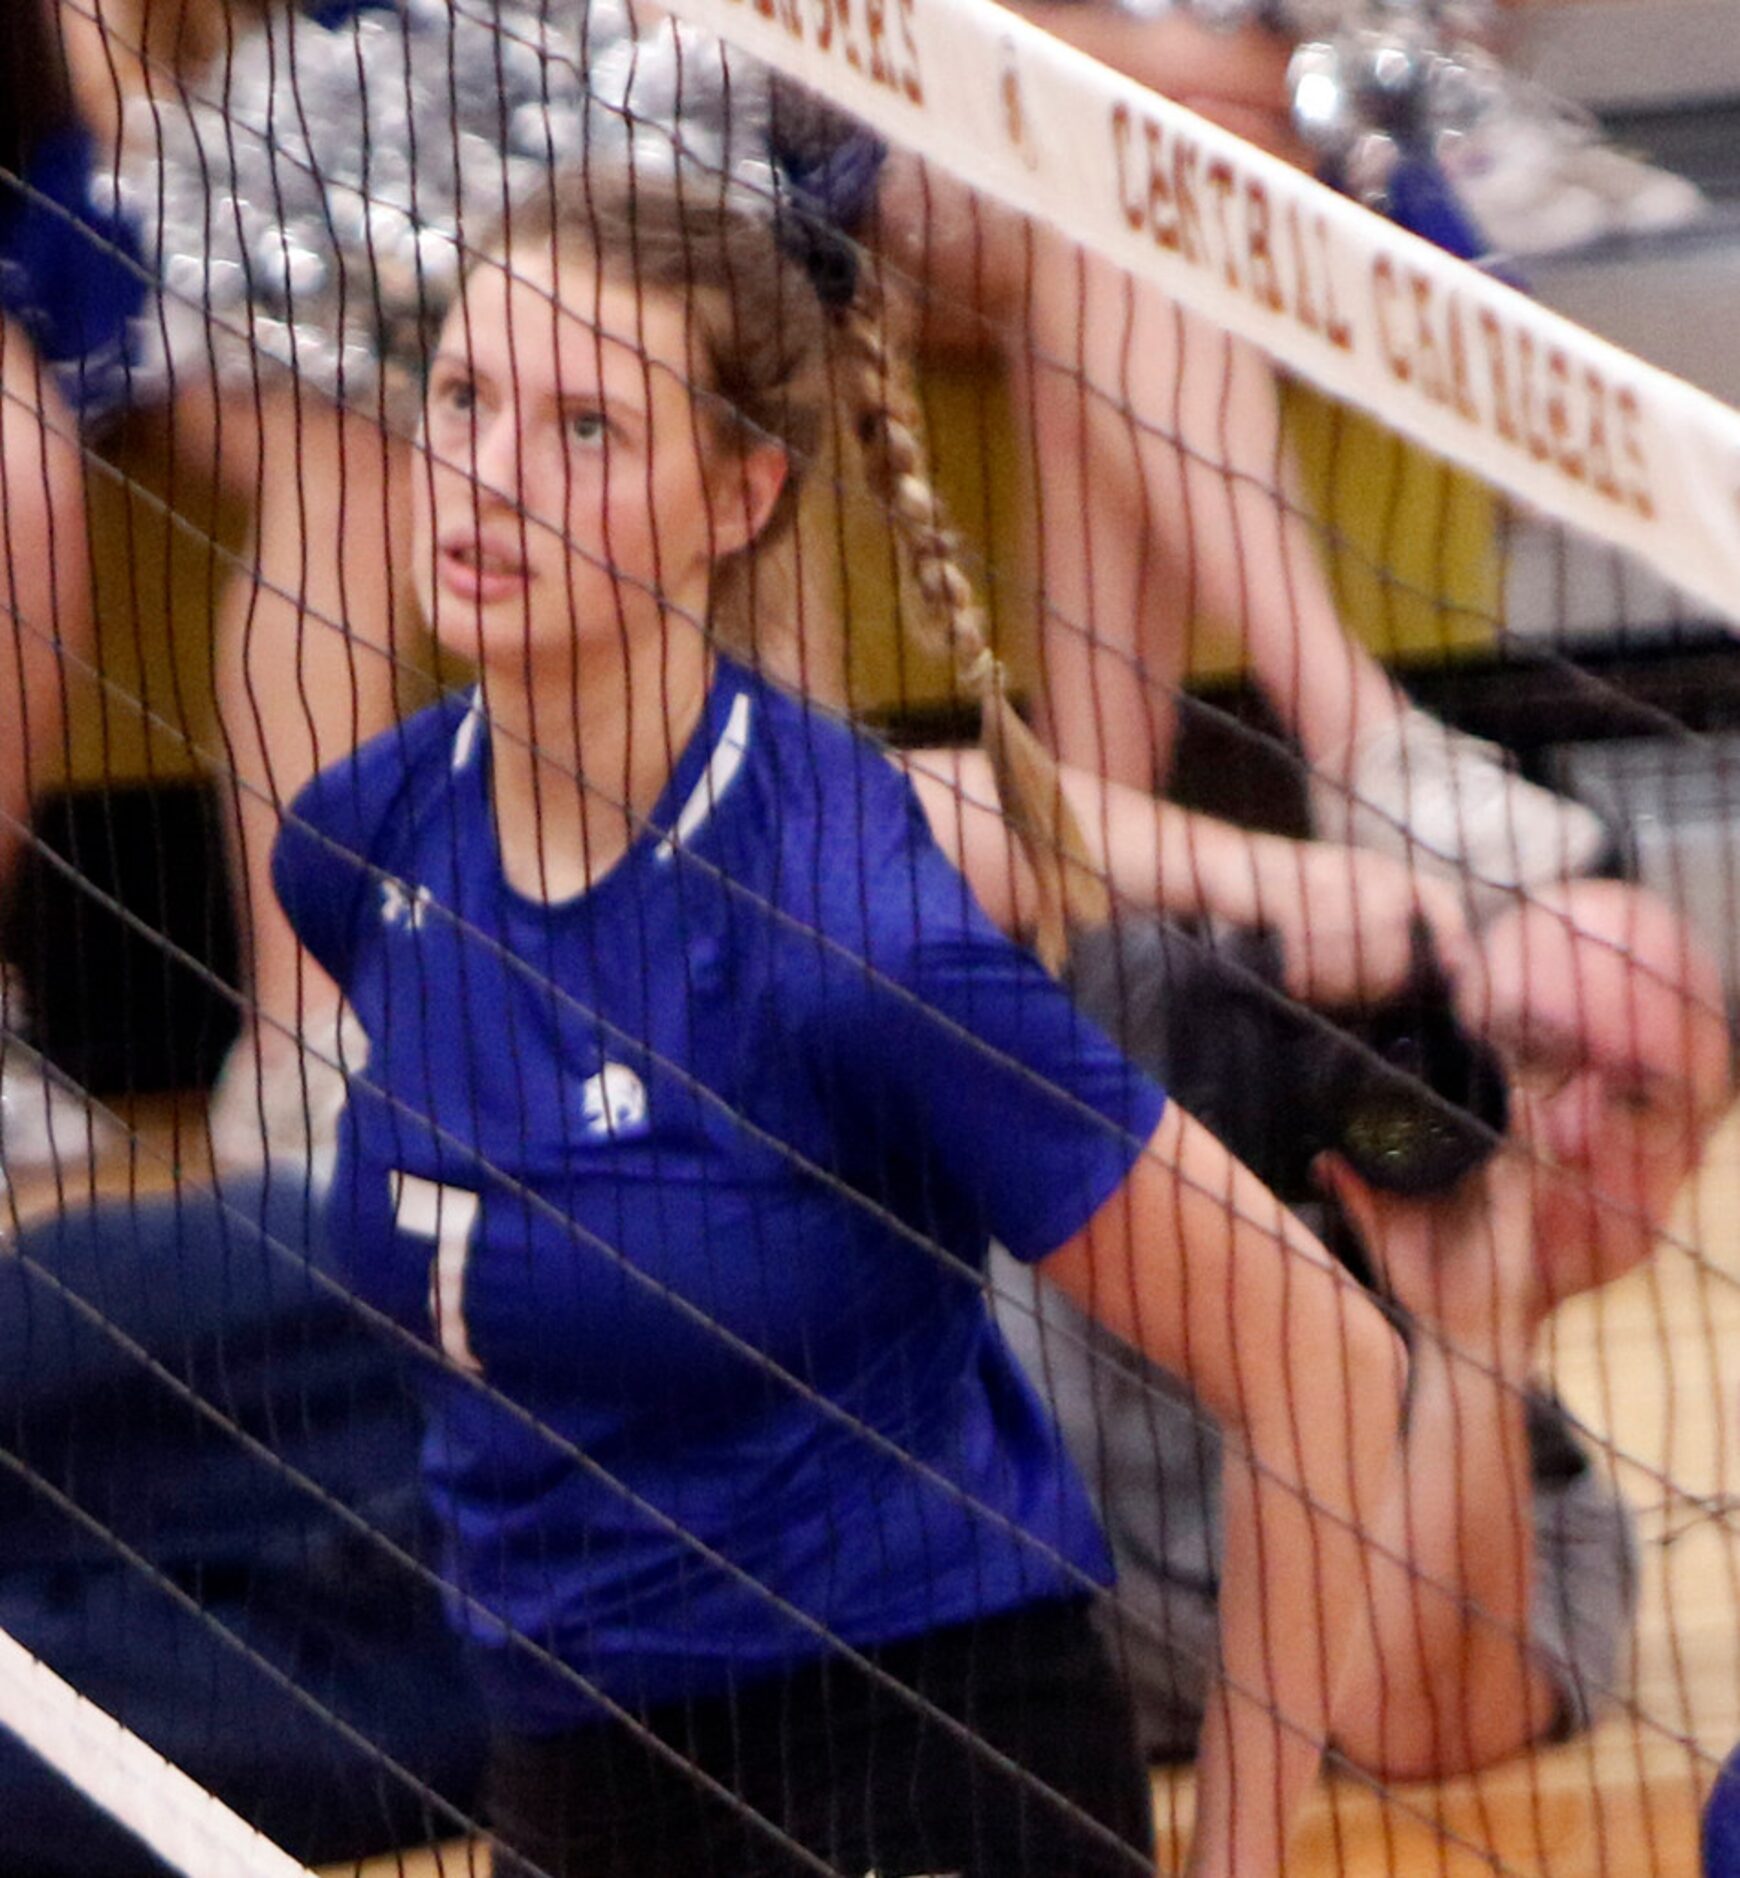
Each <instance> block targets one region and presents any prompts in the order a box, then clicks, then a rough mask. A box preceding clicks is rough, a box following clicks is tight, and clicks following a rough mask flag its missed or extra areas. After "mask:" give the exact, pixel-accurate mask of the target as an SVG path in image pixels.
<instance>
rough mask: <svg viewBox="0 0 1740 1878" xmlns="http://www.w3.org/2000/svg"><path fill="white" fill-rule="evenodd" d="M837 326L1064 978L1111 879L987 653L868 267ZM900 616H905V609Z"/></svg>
mask: <svg viewBox="0 0 1740 1878" xmlns="http://www.w3.org/2000/svg"><path fill="white" fill-rule="evenodd" d="M838 329H839V332H840V335H841V337H842V339H843V340H844V342H845V358H844V360H843V361H842V373H841V375H842V379H843V383H844V389H845V395H846V397H847V399H848V401H849V409H850V413H851V419H852V429H853V431H854V433H855V434H856V436H857V439H858V444H859V448H860V450H861V451H862V453H863V460H864V472H865V477H866V480H867V481H868V483H869V486H870V490H871V493H872V494H873V495H875V496H876V497H878V498H879V499H880V500H881V501H883V502H884V503H886V504H887V507H888V511H889V514H890V515H891V516H892V517H893V519H894V523H895V529H896V533H897V535H898V537H899V540H900V544H901V547H902V550H903V552H904V555H905V558H906V562H907V566H908V570H909V572H910V575H911V578H912V582H913V585H914V586H915V587H916V588H917V590H918V593H919V596H920V598H921V599H922V600H923V602H924V610H925V614H926V616H927V617H926V620H925V622H924V623H925V624H926V625H928V627H929V628H930V630H931V633H932V635H933V636H934V637H939V638H940V639H941V641H942V647H943V650H944V651H945V652H946V655H947V657H948V659H949V662H950V664H951V666H952V667H953V669H954V672H955V676H956V679H957V682H958V683H959V685H960V687H961V689H962V690H963V691H964V692H965V693H966V694H967V696H968V697H970V698H972V699H973V700H974V701H975V702H977V703H978V705H979V706H980V709H981V719H980V723H981V728H980V733H979V735H980V742H981V744H982V745H983V747H984V750H985V753H986V755H987V756H988V757H989V758H990V762H991V769H992V773H993V775H994V776H995V778H996V781H997V792H998V795H999V796H1000V798H1001V800H1002V804H1003V813H1004V815H1005V816H1006V817H1007V818H1008V820H1009V822H1010V824H1011V825H1012V826H1013V828H1014V830H1015V833H1016V836H1017V837H1018V839H1019V840H1020V842H1021V846H1022V848H1023V850H1024V851H1025V853H1026V855H1027V858H1028V861H1029V862H1030V864H1031V866H1032V869H1033V876H1034V881H1035V885H1036V886H1037V889H1038V897H1039V908H1038V927H1037V931H1036V934H1035V939H1034V948H1035V950H1036V951H1037V952H1038V954H1039V957H1040V959H1041V960H1042V961H1043V962H1044V964H1045V966H1046V968H1047V969H1048V970H1050V971H1053V972H1056V971H1058V970H1059V969H1060V968H1061V967H1062V964H1063V961H1064V957H1065V954H1066V951H1067V946H1068V939H1069V934H1070V932H1071V931H1072V930H1074V929H1075V928H1077V927H1086V926H1099V925H1104V924H1105V922H1106V921H1107V920H1108V919H1109V918H1110V916H1111V902H1110V898H1109V896H1108V894H1107V892H1106V887H1105V883H1104V881H1103V880H1102V879H1101V878H1100V876H1099V873H1098V872H1097V871H1096V869H1095V868H1094V866H1093V865H1092V863H1091V861H1090V860H1089V858H1088V852H1087V844H1086V842H1085V841H1084V840H1083V839H1082V832H1081V826H1080V824H1079V823H1078V821H1077V820H1076V816H1075V812H1074V810H1073V809H1072V808H1071V807H1070V805H1069V802H1068V801H1067V799H1066V798H1065V796H1064V793H1063V784H1062V779H1061V777H1060V776H1059V773H1058V768H1057V764H1056V762H1055V761H1054V760H1053V758H1052V756H1051V754H1050V752H1049V751H1048V750H1047V749H1046V748H1045V746H1044V745H1043V744H1042V743H1041V742H1040V741H1039V739H1038V738H1037V737H1036V736H1034V734H1033V732H1032V731H1031V730H1029V729H1028V727H1027V725H1026V724H1025V723H1024V722H1023V721H1022V719H1021V716H1020V714H1019V713H1018V712H1017V711H1016V709H1015V707H1014V705H1013V703H1011V701H1010V698H1009V688H1008V675H1007V673H1006V672H1005V670H1004V667H1003V661H1002V660H1001V659H1000V658H998V657H997V654H996V652H995V650H994V648H993V647H992V645H991V641H990V636H989V633H988V632H987V630H986V622H985V613H984V609H983V608H982V607H981V606H980V604H979V601H978V596H977V595H976V594H975V593H974V591H973V583H972V581H971V580H970V579H969V578H968V576H967V574H966V571H965V570H964V569H963V568H962V566H961V564H960V559H959V555H958V553H957V551H956V542H955V537H954V534H953V531H952V530H951V529H950V527H949V525H948V516H947V513H946V511H945V509H944V505H943V501H942V498H941V496H940V495H939V494H938V492H937V490H936V487H935V485H934V484H933V483H932V481H931V475H930V465H929V459H928V455H927V452H926V450H925V445H924V427H923V418H922V416H921V414H920V412H919V407H918V399H917V397H916V395H915V394H914V391H913V388H912V384H911V380H910V377H909V375H908V373H907V371H906V370H905V367H904V365H903V363H902V362H901V360H900V358H899V357H898V356H897V354H896V353H895V352H894V351H892V350H891V349H890V347H889V346H888V343H887V340H886V338H885V331H886V325H885V321H884V318H883V309H882V301H881V294H880V290H879V289H878V288H877V287H876V285H875V284H874V282H873V281H872V280H871V279H870V276H869V270H868V269H863V270H860V273H859V279H858V288H857V293H856V295H855V297H854V298H853V300H852V302H851V304H850V305H849V306H847V307H845V308H844V309H842V310H841V312H840V314H839V316H838ZM901 618H902V620H903V621H904V620H906V619H907V618H908V613H907V611H906V610H904V609H903V610H902V613H901Z"/></svg>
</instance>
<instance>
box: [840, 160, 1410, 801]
mask: <svg viewBox="0 0 1740 1878" xmlns="http://www.w3.org/2000/svg"><path fill="white" fill-rule="evenodd" d="M877 239H878V245H879V248H880V249H881V251H882V253H883V254H884V256H885V257H886V258H887V259H889V260H890V261H891V262H892V264H893V267H894V269H895V271H896V272H897V274H899V275H901V276H904V277H906V278H907V279H908V280H910V281H912V282H913V283H915V299H916V303H917V309H918V310H917V316H916V326H917V333H916V337H917V342H918V344H919V346H920V347H921V348H922V349H924V350H925V351H927V352H931V353H934V352H936V351H939V350H944V351H955V352H960V351H967V350H981V351H982V350H989V349H991V348H992V347H1001V349H1002V350H1003V352H1004V353H1005V354H1006V356H1007V358H1008V361H1009V364H1010V366H1011V368H1012V370H1013V372H1014V374H1015V377H1016V381H1017V391H1016V401H1017V409H1018V410H1019V411H1020V412H1021V413H1022V415H1023V417H1024V418H1025V420H1026V421H1027V423H1028V425H1029V426H1030V432H1031V462H1032V465H1033V478H1032V480H1033V499H1034V508H1035V511H1036V516H1037V521H1038V532H1039V546H1038V563H1039V565H1038V570H1037V571H1038V578H1039V584H1040V592H1041V601H1042V617H1043V622H1044V643H1043V655H1044V676H1045V685H1044V693H1045V700H1044V701H1045V706H1046V709H1047V711H1048V713H1049V723H1050V729H1051V735H1052V737H1053V740H1054V741H1055V744H1056V747H1057V749H1058V753H1059V754H1060V755H1061V756H1062V757H1063V758H1064V759H1065V760H1066V761H1068V762H1070V763H1074V764H1076V765H1078V766H1080V767H1082V768H1084V769H1094V770H1098V771H1099V772H1100V773H1101V774H1103V775H1106V776H1107V777H1109V778H1110V779H1111V780H1113V781H1115V782H1123V783H1128V784H1131V785H1132V786H1134V787H1138V788H1152V787H1155V786H1156V785H1157V784H1163V783H1164V781H1165V779H1166V776H1167V774H1168V772H1169V771H1170V768H1171V757H1172V745H1173V736H1174V728H1175V724H1174V720H1175V715H1176V709H1177V699H1178V695H1179V687H1180V685H1181V684H1182V682H1183V679H1184V675H1185V672H1186V669H1187V667H1188V664H1189V655H1190V632H1191V623H1192V621H1193V620H1194V619H1199V618H1200V619H1205V620H1213V621H1216V622H1218V623H1220V624H1222V625H1224V626H1228V627H1230V628H1232V629H1234V630H1235V631H1236V632H1237V633H1238V634H1239V636H1240V639H1241V641H1242V643H1243V646H1244V651H1245V655H1246V658H1247V660H1248V662H1249V664H1250V666H1251V668H1252V671H1253V674H1254V676H1255V677H1256V680H1257V682H1258V683H1259V684H1260V685H1261V686H1262V688H1263V690H1264V691H1265V693H1266V694H1267V695H1268V696H1269V698H1270V699H1271V701H1272V702H1273V703H1274V705H1275V707H1276V709H1277V710H1278V712H1279V713H1280V715H1281V717H1282V720H1283V721H1284V722H1285V723H1286V725H1287V726H1288V728H1289V729H1291V730H1292V731H1294V733H1295V734H1296V735H1297V736H1298V737H1299V740H1300V742H1301V744H1302V745H1303V746H1304V749H1305V751H1306V754H1307V756H1308V757H1309V758H1310V759H1311V760H1312V761H1313V762H1314V763H1315V764H1317V765H1319V766H1320V767H1325V768H1329V769H1331V770H1333V767H1334V765H1335V762H1336V760H1337V759H1338V758H1340V757H1342V756H1343V755H1344V754H1345V753H1346V752H1347V751H1348V750H1349V749H1350V747H1351V746H1352V745H1353V743H1354V742H1355V740H1356V739H1357V738H1358V737H1359V736H1360V735H1361V734H1362V732H1363V731H1366V730H1369V729H1370V728H1372V727H1373V726H1374V725H1376V724H1380V723H1383V722H1385V721H1386V720H1389V719H1393V718H1394V717H1395V716H1396V715H1397V713H1398V711H1399V710H1400V709H1401V700H1400V698H1399V696H1398V694H1397V692H1396V690H1395V688H1394V687H1393V686H1392V685H1391V684H1390V682H1389V680H1388V679H1387V678H1386V677H1385V676H1384V674H1383V672H1382V670H1381V668H1380V667H1379V666H1378V664H1377V662H1376V661H1375V660H1374V659H1373V658H1372V657H1371V656H1370V655H1369V654H1368V653H1367V652H1365V651H1364V650H1363V649H1362V648H1361V647H1359V646H1357V645H1356V644H1354V642H1352V641H1351V640H1349V639H1348V638H1347V636H1346V634H1345V633H1344V632H1343V631H1342V627H1341V621H1340V619H1339V617H1338V615H1337V613H1336V610H1335V603H1334V599H1333V597H1332V595H1331V593H1330V591H1329V586H1328V581H1327V579H1326V577H1325V575H1324V572H1323V569H1322V566H1321V564H1320V563H1319V561H1318V559H1317V555H1316V549H1315V546H1314V544H1313V542H1312V540H1311V529H1310V523H1309V520H1308V518H1307V517H1306V516H1305V514H1304V513H1303V511H1302V506H1301V504H1300V502H1299V500H1298V499H1297V498H1296V497H1295V496H1294V494H1293V493H1292V491H1293V487H1294V476H1293V472H1292V469H1291V466H1290V464H1289V462H1288V459H1287V455H1286V451H1285V448H1284V445H1283V440H1282V437H1281V420H1280V405H1279V399H1278V397H1277V394H1276V388H1275V381H1274V376H1273V373H1272V372H1271V371H1270V369H1269V367H1268V365H1267V363H1266V362H1265V361H1264V360H1263V359H1262V358H1261V357H1260V356H1259V355H1258V354H1257V353H1255V352H1254V351H1252V350H1251V349H1250V348H1248V347H1245V346H1243V345H1240V344H1238V343H1237V342H1236V341H1233V340H1231V339H1229V338H1228V337H1227V336H1226V335H1225V334H1224V333H1222V332H1220V331H1219V330H1217V329H1216V328H1214V327H1212V326H1211V325H1209V324H1208V323H1207V322H1205V321H1203V320H1200V319H1198V318H1196V317H1195V316H1194V315H1191V314H1188V313H1186V312H1184V311H1183V310H1182V309H1181V308H1179V307H1177V306H1176V305H1175V304H1174V303H1173V302H1171V301H1170V300H1168V299H1167V298H1166V297H1165V296H1164V295H1163V294H1161V293H1160V292H1159V291H1158V290H1157V289H1155V288H1152V287H1148V286H1144V285H1140V284H1137V283H1133V282H1131V281H1130V279H1129V278H1128V276H1126V275H1125V274H1124V273H1122V271H1121V270H1119V269H1117V268H1115V267H1113V266H1112V265H1111V264H1110V263H1109V262H1105V261H1102V260H1099V259H1098V258H1096V257H1094V256H1092V255H1089V254H1086V253H1084V252H1082V251H1081V250H1080V249H1078V248H1077V247H1076V246H1075V245H1074V244H1073V243H1072V242H1070V241H1069V240H1068V239H1067V238H1066V237H1064V236H1062V235H1060V234H1058V233H1056V232H1055V231H1053V230H1049V229H1044V228H1038V227H1035V226H1033V225H1032V224H1029V223H1027V222H1026V221H1024V220H1023V219H1022V218H1020V217H1017V216H1015V215H1013V214H1010V213H1009V212H1007V211H1005V210H1001V209H998V208H996V207H995V206H993V205H990V204H987V203H985V202H984V201H982V200H981V199H979V198H977V197H975V196H974V195H973V194H972V193H971V192H970V191H968V190H966V189H965V188H964V187H963V186H962V185H961V184H960V183H959V182H958V180H956V179H954V178H951V177H949V176H947V175H944V174H941V173H939V172H937V171H935V170H927V169H925V168H924V167H923V166H922V165H920V164H918V163H917V162H916V161H913V160H910V159H905V158H899V157H897V158H895V159H894V160H893V161H892V162H891V163H890V165H889V170H888V174H887V176H886V177H885V179H884V183H883V187H882V194H881V201H880V205H879V213H878V231H877Z"/></svg>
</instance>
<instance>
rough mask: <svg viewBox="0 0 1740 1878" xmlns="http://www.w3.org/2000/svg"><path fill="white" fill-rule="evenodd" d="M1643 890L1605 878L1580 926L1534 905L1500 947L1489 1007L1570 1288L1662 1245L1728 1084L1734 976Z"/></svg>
mask: <svg viewBox="0 0 1740 1878" xmlns="http://www.w3.org/2000/svg"><path fill="white" fill-rule="evenodd" d="M1627 895H1628V890H1627V889H1623V888H1617V887H1612V886H1610V885H1607V884H1604V883H1590V885H1589V888H1588V889H1587V890H1586V891H1585V892H1584V894H1583V896H1582V899H1581V901H1580V902H1579V901H1578V900H1577V899H1576V897H1575V896H1573V898H1572V905H1573V906H1580V907H1581V910H1582V914H1583V917H1580V918H1578V919H1577V923H1576V925H1575V927H1573V926H1572V925H1571V924H1568V923H1567V920H1566V919H1565V917H1563V916H1562V914H1561V913H1560V912H1558V911H1555V910H1551V909H1547V908H1536V909H1531V910H1530V911H1528V912H1526V913H1523V914H1521V915H1519V916H1515V917H1513V918H1511V919H1510V920H1508V921H1507V922H1506V923H1505V925H1504V927H1503V928H1502V930H1498V931H1495V932H1494V933H1493V934H1492V935H1490V936H1489V939H1488V942H1487V943H1486V945H1485V947H1484V955H1485V964H1486V973H1485V1000H1484V1002H1485V1009H1484V1013H1483V1015H1482V1016H1481V1017H1480V1018H1479V1019H1478V1020H1477V1021H1478V1022H1479V1027H1480V1028H1481V1029H1482V1030H1483V1031H1484V1032H1485V1033H1486V1035H1487V1036H1488V1037H1489V1038H1490V1039H1491V1040H1492V1041H1493V1042H1494V1043H1495V1044H1496V1045H1497V1047H1498V1048H1499V1050H1500V1052H1501V1054H1502V1055H1503V1056H1504V1057H1505V1058H1506V1060H1507V1062H1508V1064H1509V1066H1510V1069H1511V1073H1512V1077H1513V1081H1514V1084H1515V1089H1516V1093H1517V1097H1518V1099H1519V1100H1520V1102H1521V1103H1522V1104H1523V1105H1524V1107H1525V1109H1526V1112H1527V1120H1528V1126H1529V1132H1530V1138H1531V1143H1532V1146H1533V1150H1534V1152H1535V1154H1536V1155H1537V1156H1538V1157H1539V1162H1540V1173H1539V1177H1538V1180H1537V1184H1536V1189H1535V1228H1536V1256H1537V1259H1538V1260H1539V1261H1540V1262H1541V1265H1542V1272H1541V1275H1542V1277H1543V1279H1544V1280H1545V1281H1546V1284H1547V1289H1548V1291H1549V1292H1550V1293H1551V1295H1552V1296H1553V1297H1555V1298H1559V1297H1566V1296H1570V1295H1572V1294H1573V1293H1575V1292H1577V1291H1581V1290H1586V1289H1588V1288H1589V1287H1591V1286H1592V1285H1596V1284H1601V1283H1605V1282H1606V1281H1607V1280H1609V1279H1611V1278H1615V1277H1618V1276H1619V1275H1620V1274H1621V1273H1623V1272H1625V1271H1627V1270H1629V1269H1630V1268H1631V1267H1632V1266H1633V1265H1635V1264H1636V1263H1638V1261H1639V1260H1641V1259H1642V1258H1644V1257H1646V1256H1647V1255H1648V1253H1649V1251H1650V1249H1651V1247H1652V1246H1653V1244H1654V1242H1655V1239H1656V1236H1657V1234H1658V1233H1659V1232H1660V1230H1661V1228H1662V1227H1663V1225H1664V1224H1665V1223H1666V1220H1667V1216H1668V1212H1669V1210H1670V1208H1671V1207H1672V1204H1673V1201H1674V1197H1675V1195H1676V1194H1677V1193H1678V1191H1679V1188H1680V1186H1681V1184H1682V1183H1683V1182H1684V1180H1685V1178H1686V1175H1687V1174H1688V1173H1689V1172H1690V1171H1691V1169H1692V1167H1693V1166H1694V1165H1695V1164H1696V1161H1697V1158H1698V1155H1699V1153H1700V1152H1701V1150H1702V1146H1703V1142H1704V1140H1705V1138H1706V1136H1707V1135H1708V1132H1709V1130H1710V1127H1711V1126H1712V1125H1713V1123H1714V1121H1715V1119H1716V1117H1717V1116H1719V1114H1720V1113H1721V1111H1722V1108H1723V1107H1724V1105H1725V1103H1726V1100H1727V1097H1728V1089H1729V1079H1728V1041H1727V1031H1726V1025H1725V1024H1724V1022H1723V1020H1722V1018H1721V1016H1720V1005H1719V994H1720V985H1719V983H1718V982H1716V981H1715V979H1714V974H1713V971H1711V970H1710V968H1709V967H1708V964H1707V961H1704V960H1702V959H1701V957H1699V956H1696V955H1695V953H1688V949H1687V948H1688V941H1687V940H1686V936H1685V934H1684V933H1683V931H1682V930H1681V929H1680V928H1679V927H1678V925H1677V924H1676V923H1675V922H1674V921H1673V920H1672V919H1671V916H1669V915H1667V913H1666V911H1665V909H1663V908H1660V907H1659V906H1654V905H1644V906H1642V907H1640V905H1639V902H1638V899H1637V897H1636V896H1631V897H1630V898H1629V900H1628V898H1627ZM1628 909H1629V910H1628Z"/></svg>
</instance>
